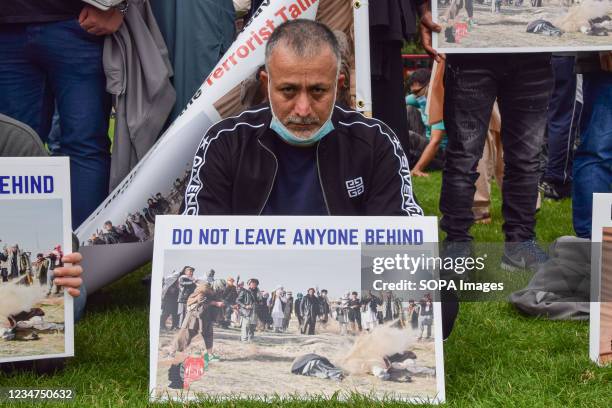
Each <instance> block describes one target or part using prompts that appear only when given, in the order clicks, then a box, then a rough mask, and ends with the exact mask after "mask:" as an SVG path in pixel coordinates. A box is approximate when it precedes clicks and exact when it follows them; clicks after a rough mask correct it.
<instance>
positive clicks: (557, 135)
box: [544, 56, 582, 186]
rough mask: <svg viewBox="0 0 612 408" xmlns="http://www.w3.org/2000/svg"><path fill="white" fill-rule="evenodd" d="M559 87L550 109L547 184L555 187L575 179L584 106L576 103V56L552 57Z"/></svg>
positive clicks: (554, 94)
mask: <svg viewBox="0 0 612 408" xmlns="http://www.w3.org/2000/svg"><path fill="white" fill-rule="evenodd" d="M552 67H553V71H554V79H555V86H554V90H553V93H552V97H551V99H550V106H549V109H548V142H547V143H548V163H547V165H546V171H545V173H544V181H547V182H549V183H553V184H554V185H555V186H560V185H563V184H567V183H570V182H571V180H572V162H573V149H572V147H573V145H574V139H575V136H576V133H577V123H578V119H579V115H580V112H581V110H582V105H581V104H580V103H579V102H577V101H576V74H575V73H574V57H561V56H553V57H552Z"/></svg>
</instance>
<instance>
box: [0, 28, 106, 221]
mask: <svg viewBox="0 0 612 408" xmlns="http://www.w3.org/2000/svg"><path fill="white" fill-rule="evenodd" d="M103 41H104V37H97V36H94V35H92V34H89V33H87V32H86V31H85V30H83V29H82V28H81V26H80V25H79V23H78V21H77V20H76V19H72V20H65V21H59V22H52V23H33V24H2V25H0V112H1V113H4V114H5V115H8V116H10V117H12V118H14V119H17V120H19V121H21V122H24V123H26V124H27V125H29V126H30V127H31V128H33V129H34V130H35V131H36V132H37V133H38V135H39V136H40V137H41V139H42V140H43V142H46V138H47V135H48V134H49V129H50V126H51V117H52V115H53V112H54V106H55V105H54V101H55V103H56V104H57V111H58V113H59V118H60V127H61V138H60V140H59V144H60V147H59V150H58V151H57V152H56V153H57V154H58V155H63V156H69V157H70V174H71V176H70V178H71V180H70V181H71V186H72V227H73V229H75V228H76V227H78V226H79V225H80V224H81V222H83V221H84V220H85V218H87V217H88V216H89V214H91V213H92V212H93V211H94V210H95V209H96V207H97V206H98V205H99V204H100V203H101V202H102V200H104V198H105V197H106V195H107V194H108V179H109V173H110V140H109V138H108V120H109V114H110V101H111V100H110V95H109V94H107V93H106V89H105V88H106V78H105V75H104V70H103V67H102V48H103Z"/></svg>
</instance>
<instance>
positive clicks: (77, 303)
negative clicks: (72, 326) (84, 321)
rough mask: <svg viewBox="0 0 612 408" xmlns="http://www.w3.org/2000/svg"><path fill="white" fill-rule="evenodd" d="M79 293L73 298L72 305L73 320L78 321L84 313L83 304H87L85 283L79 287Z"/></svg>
mask: <svg viewBox="0 0 612 408" xmlns="http://www.w3.org/2000/svg"><path fill="white" fill-rule="evenodd" d="M80 291H81V293H80V294H79V296H77V297H75V298H73V301H72V306H73V314H74V322H75V323H76V322H78V321H79V320H81V318H82V317H83V314H85V305H86V304H87V289H86V288H85V284H84V283H83V284H82V285H81V289H80Z"/></svg>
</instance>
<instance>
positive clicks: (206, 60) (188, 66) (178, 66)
mask: <svg viewBox="0 0 612 408" xmlns="http://www.w3.org/2000/svg"><path fill="white" fill-rule="evenodd" d="M150 4H151V9H152V10H153V14H154V15H155V19H156V20H157V25H158V26H159V29H160V31H161V33H162V36H163V37H164V41H165V42H166V45H167V47H168V52H169V53H170V61H171V63H172V68H173V71H174V76H173V78H172V84H173V85H174V88H175V89H176V104H175V106H174V110H173V111H172V114H171V115H170V118H169V120H168V123H172V121H173V120H174V119H176V117H177V116H178V115H179V114H180V113H181V112H182V110H183V109H185V107H186V105H187V103H188V102H189V100H191V98H192V97H193V95H194V94H195V93H196V91H197V90H198V88H199V87H200V86H201V85H202V80H203V78H205V77H206V75H208V74H209V73H210V72H212V70H213V68H214V67H215V65H216V64H217V62H218V61H219V60H220V59H221V57H222V56H223V54H225V52H226V51H227V50H228V49H229V47H230V46H231V45H232V41H233V40H234V35H235V31H236V26H235V23H234V21H235V15H236V14H235V11H234V5H233V3H232V0H214V1H213V0H190V1H182V0H150Z"/></svg>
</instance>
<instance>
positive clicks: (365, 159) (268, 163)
mask: <svg viewBox="0 0 612 408" xmlns="http://www.w3.org/2000/svg"><path fill="white" fill-rule="evenodd" d="M429 19H430V17H429ZM339 62H340V58H339V51H338V47H337V41H336V37H335V36H334V35H333V33H332V32H331V31H330V30H329V29H328V28H327V27H325V26H324V25H322V24H320V23H317V22H313V21H309V20H294V21H289V22H287V23H284V24H281V25H280V26H278V27H277V28H276V30H275V31H274V33H273V34H272V36H271V37H270V39H269V41H268V43H267V46H266V67H267V68H266V71H265V72H262V73H261V75H260V76H261V78H262V80H264V81H265V82H267V83H268V88H269V95H270V106H268V105H264V106H261V107H257V108H254V109H252V110H249V111H245V112H243V113H242V114H241V115H239V116H238V117H236V118H228V119H225V120H222V121H220V122H219V123H217V124H216V125H213V126H212V127H211V128H210V129H209V130H208V131H207V133H206V135H205V136H204V139H203V140H202V143H201V144H200V146H199V147H198V150H197V152H196V156H195V158H194V164H195V166H194V168H193V171H192V177H191V179H190V181H189V185H188V187H187V193H186V194H185V201H184V204H183V214H192V215H195V214H207V215H212V214H215V215H224V214H225V215H231V214H241V215H245V214H252V215H258V214H265V215H423V211H422V210H421V208H420V207H419V206H418V204H417V203H416V202H415V201H414V197H413V195H412V184H411V180H410V169H409V167H408V160H407V159H406V156H405V154H404V152H403V150H402V148H401V145H400V143H399V141H398V139H397V137H396V136H395V135H394V133H393V132H392V131H391V130H390V129H389V128H388V127H387V126H386V125H385V124H384V123H382V122H380V121H378V120H376V119H369V118H366V117H364V116H362V115H360V114H358V113H356V112H352V111H348V110H346V109H344V108H341V107H338V106H334V99H335V96H336V89H337V86H338V85H339V84H341V83H342V81H343V77H342V76H338V64H339ZM313 85H316V86H313ZM230 130H231V132H230ZM229 136H231V137H229ZM362 141H367V142H366V143H364V142H362ZM236 152H242V153H240V157H239V158H238V156H236ZM238 159H239V160H240V162H241V165H240V166H232V165H231V163H233V162H235V161H236V160H238ZM449 306H451V307H450V309H446V308H445V310H448V314H446V315H445V313H443V315H445V316H446V317H444V319H443V320H444V321H445V323H446V324H445V331H444V333H445V335H448V334H449V333H450V329H451V327H452V322H453V321H454V315H455V314H456V309H457V306H456V303H454V302H453V303H452V304H451V303H449Z"/></svg>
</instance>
